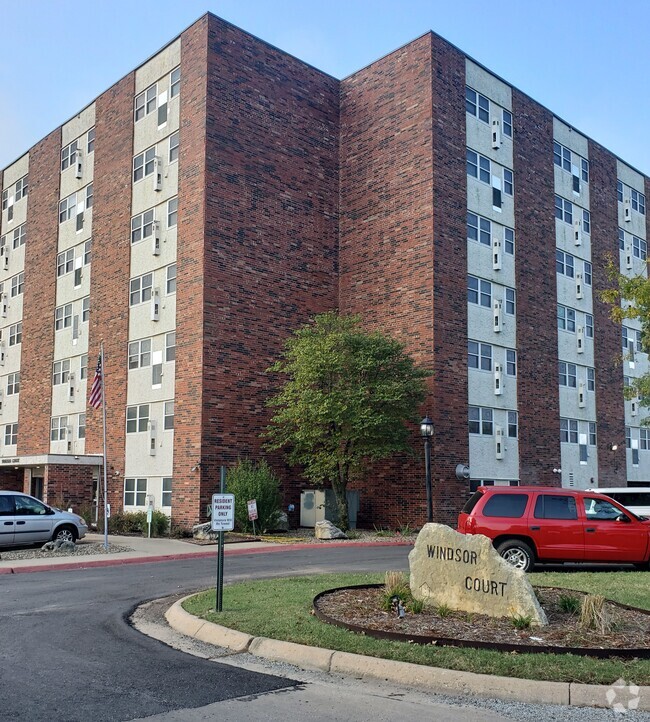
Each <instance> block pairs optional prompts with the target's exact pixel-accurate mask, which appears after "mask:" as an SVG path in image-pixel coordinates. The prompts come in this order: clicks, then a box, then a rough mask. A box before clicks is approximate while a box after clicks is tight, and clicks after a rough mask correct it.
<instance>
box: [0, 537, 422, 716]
mask: <svg viewBox="0 0 650 722" xmlns="http://www.w3.org/2000/svg"><path fill="white" fill-rule="evenodd" d="M407 553H408V548H407V547H374V548H372V547H356V548H355V547H352V546H350V547H345V548H341V549H327V550H326V549H314V550H313V551H312V550H306V551H286V552H282V553H279V554H278V553H276V554H251V555H250V556H248V555H246V556H237V557H226V561H225V580H226V581H229V580H235V579H241V578H249V577H258V578H261V577H269V576H277V575H282V576H287V575H292V574H305V573H312V572H313V573H321V572H327V571H341V570H344V569H354V570H359V571H363V570H368V571H370V570H378V571H384V570H386V569H393V568H406V567H407ZM215 577H216V570H215V569H214V562H213V560H210V559H189V560H181V561H176V562H168V563H154V564H142V565H129V566H119V567H104V568H99V569H86V570H75V571H67V572H64V571H53V572H39V573H34V574H17V575H4V576H2V577H1V578H0V640H2V641H1V643H0V720H3V721H4V720H7V721H9V720H12V721H13V720H29V721H30V722H40V721H41V720H42V721H43V722H45V721H46V720H47V722H52V721H64V720H65V721H66V722H68V721H69V722H72V721H76V720H88V719H92V720H93V721H94V722H103V721H104V720H107V721H108V720H110V721H111V722H113V721H117V720H133V719H138V718H143V717H148V716H151V715H158V714H161V713H166V712H169V711H171V710H183V709H187V708H196V707H203V706H204V705H209V704H211V703H214V702H218V701H221V700H228V699H233V698H241V697H242V696H250V695H259V694H262V693H265V692H268V691H270V690H279V689H286V688H293V687H294V686H295V685H296V683H297V681H296V680H294V679H289V678H284V677H278V676H272V675H268V674H259V673H256V672H251V671H248V670H245V669H239V668H235V667H232V666H230V665H221V664H217V663H215V662H210V661H206V660H203V659H199V658H196V657H191V656H188V655H186V654H184V653H182V652H179V651H177V650H175V649H172V648H170V647H168V646H166V645H163V644H161V643H160V642H158V641H156V640H154V639H150V638H149V637H146V636H143V635H142V634H140V633H139V632H138V631H136V630H135V629H133V628H131V627H130V626H129V625H128V624H127V623H126V621H125V618H126V617H127V616H128V615H129V613H130V612H131V610H132V609H133V608H134V607H135V606H136V605H138V604H139V603H141V602H142V601H143V600H147V599H153V598H156V597H162V596H166V595H169V594H173V593H176V592H180V591H192V590H195V589H200V588H205V587H209V586H212V585H214V583H215Z"/></svg>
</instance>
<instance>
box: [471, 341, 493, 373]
mask: <svg viewBox="0 0 650 722" xmlns="http://www.w3.org/2000/svg"><path fill="white" fill-rule="evenodd" d="M467 365H468V367H469V368H471V369H480V370H481V371H492V346H490V344H488V343H478V342H477V341H468V342H467Z"/></svg>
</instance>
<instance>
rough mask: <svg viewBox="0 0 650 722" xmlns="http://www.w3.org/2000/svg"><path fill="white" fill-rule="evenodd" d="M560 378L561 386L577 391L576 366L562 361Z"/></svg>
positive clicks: (560, 363)
mask: <svg viewBox="0 0 650 722" xmlns="http://www.w3.org/2000/svg"><path fill="white" fill-rule="evenodd" d="M559 376H560V386H567V387H569V388H571V389H575V388H576V387H577V381H576V365H575V364H570V363H567V362H566V361H560V362H559Z"/></svg>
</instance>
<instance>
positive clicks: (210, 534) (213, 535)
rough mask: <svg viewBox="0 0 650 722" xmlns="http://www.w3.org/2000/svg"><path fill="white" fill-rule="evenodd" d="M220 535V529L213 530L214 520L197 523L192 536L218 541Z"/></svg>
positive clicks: (203, 539) (202, 539)
mask: <svg viewBox="0 0 650 722" xmlns="http://www.w3.org/2000/svg"><path fill="white" fill-rule="evenodd" d="M218 535H219V532H218V531H212V522H210V521H208V522H206V523H205V524H196V525H195V526H193V527H192V536H193V537H194V539H199V540H201V541H216V540H217V537H218Z"/></svg>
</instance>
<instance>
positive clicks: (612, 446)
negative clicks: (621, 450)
mask: <svg viewBox="0 0 650 722" xmlns="http://www.w3.org/2000/svg"><path fill="white" fill-rule="evenodd" d="M609 448H610V449H611V450H612V451H616V449H618V444H612V445H611V446H610V447H609Z"/></svg>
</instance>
